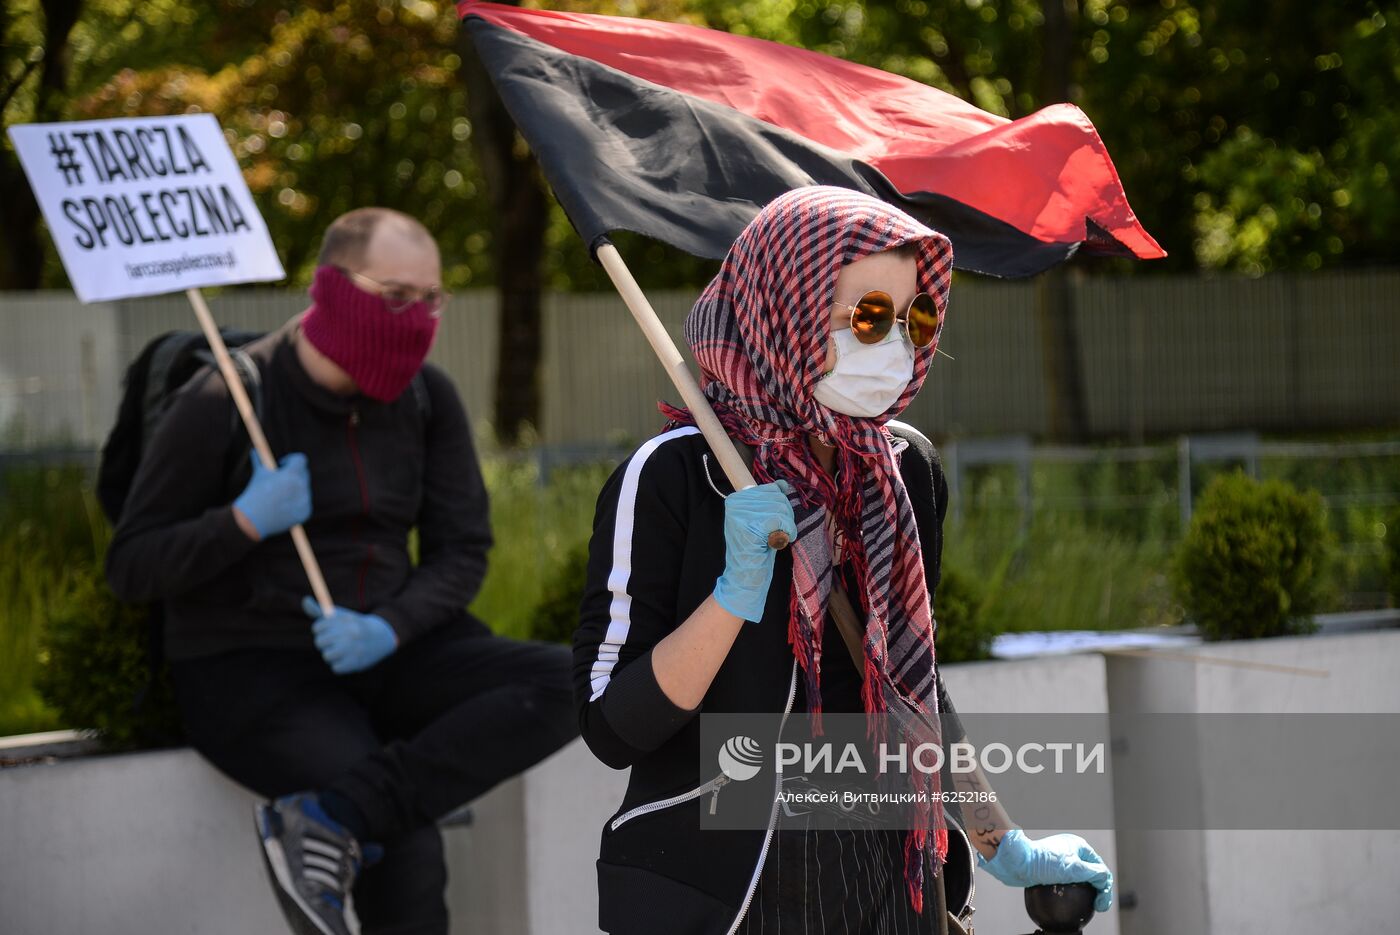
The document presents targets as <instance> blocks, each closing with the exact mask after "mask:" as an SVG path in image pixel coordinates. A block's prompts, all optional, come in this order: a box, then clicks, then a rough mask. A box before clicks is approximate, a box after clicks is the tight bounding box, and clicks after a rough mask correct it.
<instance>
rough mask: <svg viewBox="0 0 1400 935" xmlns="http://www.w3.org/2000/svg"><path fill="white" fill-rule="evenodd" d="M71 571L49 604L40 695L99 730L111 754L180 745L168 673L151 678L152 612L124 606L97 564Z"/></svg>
mask: <svg viewBox="0 0 1400 935" xmlns="http://www.w3.org/2000/svg"><path fill="white" fill-rule="evenodd" d="M71 572H72V573H71V575H70V576H69V579H68V583H67V586H66V587H64V588H63V589H62V590H61V591H60V592H59V593H57V594H56V595H55V596H54V598H53V600H52V602H51V603H50V610H49V613H48V619H47V620H46V622H45V629H44V635H43V647H44V655H45V657H46V658H45V659H44V665H43V667H42V668H41V669H40V672H39V676H38V679H37V685H38V689H39V693H40V694H41V695H42V696H43V698H44V700H45V701H46V702H47V703H48V704H49V705H51V706H52V707H53V708H55V709H56V710H57V711H58V712H59V714H60V716H61V718H62V721H63V723H64V724H66V725H68V726H70V727H84V728H93V729H95V730H97V731H98V732H99V733H100V734H101V736H102V739H103V742H104V745H105V746H106V747H107V748H109V749H113V750H123V749H131V748H136V747H153V746H169V745H171V744H175V743H178V742H179V740H180V729H179V716H178V714H177V712H176V709H175V698H174V692H173V691H172V689H171V686H170V680H169V675H168V672H167V670H166V669H165V667H163V666H162V667H161V670H160V672H159V673H158V676H157V678H156V679H155V680H154V683H152V680H151V678H150V671H149V670H150V666H149V663H148V661H147V655H146V647H147V633H148V628H149V616H148V613H147V611H146V609H145V608H144V607H138V606H132V605H129V604H123V603H121V602H120V601H118V600H117V599H116V597H115V596H114V595H113V594H112V592H111V590H110V589H108V587H107V583H106V581H105V580H104V578H103V575H102V569H101V566H100V565H98V564H84V565H80V566H76V567H74V568H73V569H72V570H71Z"/></svg>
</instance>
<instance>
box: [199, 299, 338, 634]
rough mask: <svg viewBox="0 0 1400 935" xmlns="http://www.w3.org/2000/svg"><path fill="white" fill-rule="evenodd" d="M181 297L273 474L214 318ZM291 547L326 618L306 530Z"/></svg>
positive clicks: (325, 591)
mask: <svg viewBox="0 0 1400 935" xmlns="http://www.w3.org/2000/svg"><path fill="white" fill-rule="evenodd" d="M185 295H186V296H188V297H189V300H190V305H191V306H193V307H194V317H195V318H197V319H199V327H200V329H201V330H203V332H204V337H205V338H206V339H208V341H209V349H210V350H212V351H213V352H214V360H215V361H216V362H217V363H218V366H219V373H221V374H222V375H223V378H224V383H226V384H228V389H229V393H231V394H232V395H233V404H234V405H235V406H237V407H238V414H239V415H240V416H242V418H243V424H244V425H245V426H246V427H247V429H248V438H249V440H251V441H252V443H253V450H254V451H256V452H257V453H258V458H259V459H261V461H262V464H263V467H265V468H268V469H269V470H273V471H275V470H277V459H276V458H274V457H273V456H272V447H271V446H270V445H269V444H268V443H267V436H266V435H264V434H263V430H262V426H261V425H260V424H259V423H258V417H257V414H256V413H255V412H254V411H253V403H252V400H250V399H249V398H248V391H247V389H246V388H245V387H244V386H243V380H242V379H241V378H240V377H239V376H238V371H237V370H236V369H235V368H234V366H233V358H232V357H230V356H229V353H228V348H227V347H225V346H224V336H223V335H221V334H219V329H218V328H217V327H216V326H215V324H214V316H213V315H211V314H210V313H209V306H208V305H207V304H206V303H205V301H204V294H203V293H202V292H200V291H199V290H198V289H186V290H185ZM290 532H291V536H292V543H293V544H294V545H295V546H296V549H297V555H298V556H300V557H301V565H302V567H303V568H305V569H306V577H307V580H309V581H310V582H311V593H312V594H314V595H315V597H316V603H318V604H320V605H321V613H323V614H325V615H326V616H328V617H329V616H330V615H331V614H332V613H334V612H335V604H334V602H332V601H331V592H330V589H329V588H327V587H326V579H325V578H324V577H323V576H322V575H321V566H320V564H318V563H317V561H316V553H315V552H312V551H311V540H309V539H308V538H306V530H305V529H303V528H302V527H301V524H300V523H298V524H297V525H295V526H293V527H292V528H291V530H290Z"/></svg>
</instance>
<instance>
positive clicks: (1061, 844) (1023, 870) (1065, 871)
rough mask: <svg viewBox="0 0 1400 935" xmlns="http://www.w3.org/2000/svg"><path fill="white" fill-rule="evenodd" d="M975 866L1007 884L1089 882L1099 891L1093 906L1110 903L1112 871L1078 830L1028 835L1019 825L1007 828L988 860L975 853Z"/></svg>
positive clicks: (1105, 906) (1104, 909)
mask: <svg viewBox="0 0 1400 935" xmlns="http://www.w3.org/2000/svg"><path fill="white" fill-rule="evenodd" d="M977 866H978V867H981V868H983V869H985V870H986V871H987V872H988V873H990V874H991V875H992V876H994V877H996V878H997V879H998V880H1000V881H1001V882H1002V883H1005V884H1006V885H1007V886H1036V885H1038V884H1042V883H1092V884H1093V885H1094V889H1096V890H1098V891H1099V895H1098V897H1097V898H1096V899H1095V900H1094V908H1095V909H1097V910H1098V911H1099V912H1107V911H1108V907H1109V906H1111V905H1113V874H1112V873H1111V872H1110V871H1109V869H1108V866H1107V865H1106V864H1105V863H1104V862H1103V858H1101V857H1100V856H1099V855H1098V854H1096V853H1095V852H1094V849H1093V848H1092V847H1090V846H1089V842H1088V841H1086V840H1084V839H1083V838H1081V837H1080V836H1079V835H1077V834H1052V835H1050V836H1049V837H1046V838H1037V839H1034V840H1033V839H1031V838H1028V837H1026V836H1025V835H1024V834H1022V833H1021V829H1020V828H1012V829H1011V830H1009V831H1007V832H1006V835H1005V836H1004V837H1003V838H1002V839H1001V844H999V845H997V852H996V854H994V855H993V856H992V859H991V860H988V859H987V858H985V857H983V856H982V854H981V852H980V851H979V852H978V854H977Z"/></svg>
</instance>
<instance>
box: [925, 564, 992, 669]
mask: <svg viewBox="0 0 1400 935" xmlns="http://www.w3.org/2000/svg"><path fill="white" fill-rule="evenodd" d="M933 604H934V617H935V618H936V619H937V621H938V629H937V631H936V633H935V634H934V641H933V642H934V652H935V655H936V656H937V658H938V662H939V664H940V665H942V664H943V663H946V662H973V661H975V660H978V659H989V658H991V655H992V638H993V637H994V636H996V631H995V629H993V628H992V627H991V626H990V625H989V624H988V622H987V615H986V614H984V613H983V612H982V610H983V606H984V604H985V601H984V599H983V594H982V591H981V589H980V588H979V587H978V586H977V584H976V582H975V581H974V579H973V578H972V577H971V576H969V575H964V574H963V573H962V572H960V571H958V570H957V569H956V568H948V567H945V568H944V569H943V571H942V573H941V576H940V580H939V582H938V588H937V590H936V591H935V593H934V601H933Z"/></svg>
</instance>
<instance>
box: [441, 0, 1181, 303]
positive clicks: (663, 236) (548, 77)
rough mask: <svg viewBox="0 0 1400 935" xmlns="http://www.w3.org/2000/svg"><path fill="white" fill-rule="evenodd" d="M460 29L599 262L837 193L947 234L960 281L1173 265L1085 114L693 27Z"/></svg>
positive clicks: (501, 24)
mask: <svg viewBox="0 0 1400 935" xmlns="http://www.w3.org/2000/svg"><path fill="white" fill-rule="evenodd" d="M458 12H459V14H460V15H461V17H462V18H463V19H464V20H465V22H466V27H467V29H468V30H469V31H470V33H471V37H472V40H473V41H474V43H475V44H476V48H477V50H478V52H479V53H480V55H481V59H482V61H483V62H484V63H485V65H486V68H487V70H488V71H489V72H490V74H491V76H492V78H493V80H494V81H495V83H496V87H497V89H498V90H499V91H500V94H501V98H502V99H503V100H504V102H505V105H506V108H507V109H508V110H509V111H510V114H511V116H512V117H513V118H514V120H515V122H516V125H517V126H518V127H519V128H520V132H521V133H522V134H523V135H524V136H525V139H526V140H527V141H528V142H529V144H530V147H531V149H533V150H534V153H535V155H536V157H537V158H538V159H539V161H540V165H541V167H542V168H543V170H544V173H545V175H546V177H547V178H548V179H549V181H550V184H551V186H552V187H553V189H554V192H555V195H556V196H557V197H558V199H559V202H560V204H562V205H563V207H564V211H565V212H566V213H567V214H568V216H569V219H570V220H571V221H572V222H573V224H574V226H575V227H576V228H577V229H578V232H579V234H580V235H581V236H582V237H583V238H584V240H585V242H587V243H588V244H589V246H590V248H592V247H595V246H596V245H597V244H598V243H599V242H600V241H601V238H604V237H605V236H606V235H607V234H608V233H609V232H611V231H617V230H628V231H635V232H637V233H640V234H644V235H646V236H649V237H653V238H656V239H657V240H661V241H664V242H666V243H669V244H672V245H673V246H676V247H679V248H680V249H682V250H685V251H686V252H688V253H693V254H696V255H697V256H706V257H722V256H724V254H725V252H726V251H727V250H728V249H729V245H730V243H731V242H733V240H734V238H735V237H736V236H738V234H739V232H740V231H741V230H743V228H744V226H745V225H746V224H747V223H748V222H749V220H750V219H751V218H752V217H753V216H754V214H755V213H756V212H757V211H758V209H759V208H760V207H762V206H763V205H764V204H767V203H768V202H769V201H771V200H772V199H773V198H775V197H777V196H778V195H779V194H781V193H782V192H785V191H787V190H789V189H792V188H796V187H798V186H802V185H840V186H844V187H846V188H854V189H858V190H860V191H864V192H867V193H869V194H872V195H874V196H876V197H878V198H882V199H884V200H885V201H888V202H891V203H893V204H896V205H898V206H899V207H900V208H902V209H904V210H905V211H907V212H909V213H910V214H912V215H914V216H915V217H917V218H919V219H920V220H922V221H924V222H925V223H927V224H928V225H929V226H931V227H933V228H935V229H937V230H939V231H941V232H943V233H944V234H946V235H948V237H949V238H950V239H951V240H952V242H953V248H954V251H953V252H954V256H955V258H956V259H955V265H956V266H957V267H958V268H960V269H965V270H971V271H975V272H980V273H988V274H991V275H996V276H1026V275H1031V274H1034V273H1037V272H1040V271H1041V270H1044V269H1046V268H1047V267H1049V266H1052V265H1054V264H1055V263H1058V262H1060V261H1061V260H1064V259H1066V258H1067V257H1069V256H1070V255H1072V254H1074V253H1075V252H1076V251H1081V252H1084V253H1094V254H1105V255H1118V256H1135V257H1138V258H1140V259H1150V258H1155V257H1161V256H1165V252H1164V251H1163V250H1162V248H1161V247H1159V246H1158V245H1157V242H1156V241H1155V240H1153V239H1152V237H1151V235H1149V234H1148V233H1147V231H1145V230H1144V229H1143V227H1142V225H1141V224H1140V223H1138V220H1137V218H1136V217H1135V216H1134V214H1133V210H1132V208H1131V207H1130V206H1129V205H1128V199H1127V196H1126V195H1125V194H1124V193H1123V187H1122V184H1121V183H1120V182H1119V180H1118V172H1117V170H1116V169H1115V168H1114V166H1113V162H1112V160H1111V159H1109V156H1108V151H1107V150H1106V149H1105V148H1104V144H1103V141H1102V140H1101V139H1099V135H1098V132H1097V131H1096V130H1095V129H1094V126H1093V124H1092V123H1090V121H1089V118H1088V117H1086V116H1085V115H1084V112H1083V111H1081V110H1080V109H1079V108H1078V107H1075V106H1074V105H1072V104H1055V105H1052V106H1050V107H1046V108H1044V109H1043V110H1040V111H1037V112H1036V113H1034V114H1031V115H1030V116H1028V117H1023V118H1022V119H1020V120H1007V119H1006V118H1004V117H999V116H996V115H995V114H990V113H988V112H986V111H984V110H980V109H978V108H976V107H974V106H972V105H971V104H968V103H967V102H965V101H962V100H960V99H959V98H957V97H954V96H953V95H951V94H947V93H945V92H943V91H939V90H937V89H936V88H931V87H929V86H927V85H924V84H920V83H919V82H917V81H913V80H910V79H908V78H902V77H899V76H897V75H892V74H889V73H887V72H882V71H879V70H877V69H874V68H869V67H867V66H864V65H857V64H854V63H852V62H847V61H843V60H841V59H837V58H832V57H831V56H827V55H821V54H819V53H816V52H809V51H807V50H804V49H798V48H793V47H791V46H785V45H782V44H780V43H776V42H767V41H764V40H761V39H752V38H749V37H746V36H736V35H731V34H729V33H724V32H719V31H716V30H710V29H703V28H700V27H696V26H687V25H682V24H679V23H667V22H659V21H655V20H644V19H634V18H629V17H619V16H598V15H590V14H582V13H558V12H552V11H548V10H529V9H521V8H518V7H512V6H504V5H501V4H496V3H483V2H478V0H466V2H463V3H461V4H460V5H459V6H458Z"/></svg>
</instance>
